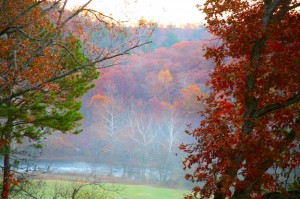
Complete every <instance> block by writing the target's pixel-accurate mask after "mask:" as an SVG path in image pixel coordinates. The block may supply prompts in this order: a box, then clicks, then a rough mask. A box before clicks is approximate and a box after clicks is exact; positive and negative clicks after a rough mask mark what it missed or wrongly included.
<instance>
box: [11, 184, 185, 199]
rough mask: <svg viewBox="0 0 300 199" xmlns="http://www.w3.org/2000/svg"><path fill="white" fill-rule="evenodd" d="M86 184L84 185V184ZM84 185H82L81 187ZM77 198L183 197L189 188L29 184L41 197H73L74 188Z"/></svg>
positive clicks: (150, 198)
mask: <svg viewBox="0 0 300 199" xmlns="http://www.w3.org/2000/svg"><path fill="white" fill-rule="evenodd" d="M82 185H84V186H82ZM81 186H82V187H81ZM79 187H81V188H80V190H79V191H78V193H77V195H76V198H78V199H98V198H100V199H182V198H183V196H184V195H185V194H188V193H189V191H188V190H184V189H170V188H160V187H153V186H147V185H128V184H111V183H104V184H100V183H99V184H95V185H87V184H86V183H78V182H70V181H58V180H44V181H36V180H34V181H32V182H31V183H30V185H28V187H27V190H28V193H31V194H32V195H33V196H34V197H36V198H40V199H53V198H60V199H64V198H72V193H73V191H74V189H78V188H79ZM13 198H16V199H23V198H24V199H25V198H28V195H27V194H26V193H24V194H23V195H21V194H20V193H19V194H18V195H16V196H15V197H13Z"/></svg>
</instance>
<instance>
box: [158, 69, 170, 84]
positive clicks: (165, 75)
mask: <svg viewBox="0 0 300 199" xmlns="http://www.w3.org/2000/svg"><path fill="white" fill-rule="evenodd" d="M158 80H159V81H160V82H163V83H168V82H171V81H172V80H173V76H172V75H171V73H170V71H169V70H162V71H160V72H159V74H158Z"/></svg>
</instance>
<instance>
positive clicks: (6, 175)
mask: <svg viewBox="0 0 300 199" xmlns="http://www.w3.org/2000/svg"><path fill="white" fill-rule="evenodd" d="M6 148H7V152H6V153H5V154H4V159H3V180H2V183H3V184H2V193H1V198H2V199H7V198H8V194H9V190H10V143H8V144H7V146H6Z"/></svg>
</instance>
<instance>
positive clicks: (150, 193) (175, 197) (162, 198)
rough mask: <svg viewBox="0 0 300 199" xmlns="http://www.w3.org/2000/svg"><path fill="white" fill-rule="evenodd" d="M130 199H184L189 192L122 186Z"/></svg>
mask: <svg viewBox="0 0 300 199" xmlns="http://www.w3.org/2000/svg"><path fill="white" fill-rule="evenodd" d="M122 186H123V187H124V192H125V196H126V197H127V198H128V199H182V198H183V196H184V195H185V194H188V193H189V191H187V190H180V189H166V188H158V187H150V186H144V185H122Z"/></svg>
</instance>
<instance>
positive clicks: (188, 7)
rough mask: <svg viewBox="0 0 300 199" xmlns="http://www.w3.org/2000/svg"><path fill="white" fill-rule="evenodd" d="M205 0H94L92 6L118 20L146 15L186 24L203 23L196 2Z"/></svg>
mask: <svg viewBox="0 0 300 199" xmlns="http://www.w3.org/2000/svg"><path fill="white" fill-rule="evenodd" d="M84 2H86V0H69V3H70V6H71V4H72V5H74V4H78V3H79V4H82V3H84ZM203 2H204V0H93V2H92V3H91V7H92V8H93V9H96V10H99V11H101V12H103V13H105V14H111V15H112V16H113V17H114V18H116V19H118V20H130V21H137V19H139V18H141V17H144V18H145V19H147V20H154V21H155V22H158V23H160V24H163V25H169V24H173V25H177V26H181V25H185V24H188V23H193V24H194V23H195V24H200V23H203V19H204V16H203V14H201V12H200V11H198V9H197V8H196V4H201V3H203Z"/></svg>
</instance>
